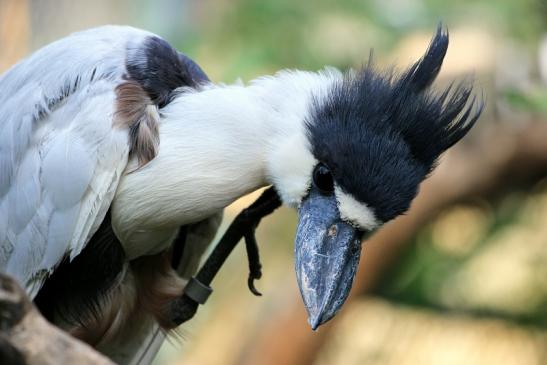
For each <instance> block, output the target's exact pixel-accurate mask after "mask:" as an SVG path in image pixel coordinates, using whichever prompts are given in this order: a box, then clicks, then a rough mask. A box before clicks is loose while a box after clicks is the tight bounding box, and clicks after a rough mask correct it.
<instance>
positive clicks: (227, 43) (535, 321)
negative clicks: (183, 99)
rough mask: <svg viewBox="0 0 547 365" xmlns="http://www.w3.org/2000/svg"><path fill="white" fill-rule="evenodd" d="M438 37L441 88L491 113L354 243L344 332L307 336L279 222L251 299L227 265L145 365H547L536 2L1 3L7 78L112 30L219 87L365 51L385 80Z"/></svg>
mask: <svg viewBox="0 0 547 365" xmlns="http://www.w3.org/2000/svg"><path fill="white" fill-rule="evenodd" d="M440 21H442V22H443V24H444V25H446V26H447V27H448V28H449V30H450V37H451V45H450V48H449V51H448V55H447V58H446V60H445V64H444V68H443V71H442V73H441V76H440V80H439V82H440V83H446V82H449V81H450V80H451V79H454V78H458V77H463V76H465V75H472V76H473V77H474V79H475V83H476V85H477V88H478V90H479V91H478V93H479V95H480V93H481V92H482V93H483V94H484V95H485V96H486V101H487V108H486V111H485V113H484V115H483V117H482V118H481V121H480V122H479V124H478V126H477V127H476V128H475V129H474V130H473V131H472V133H471V134H470V135H469V136H468V137H467V138H466V140H465V141H464V142H463V143H461V144H460V145H459V146H458V147H457V148H455V149H454V150H453V151H451V152H449V153H448V154H447V155H446V156H445V157H444V158H443V160H442V162H441V164H440V167H439V169H438V171H437V172H436V173H435V174H433V176H432V177H431V178H430V179H429V180H428V181H427V182H426V183H425V184H424V186H423V188H422V191H421V193H420V196H419V197H418V200H417V201H416V202H415V204H414V205H413V207H412V209H411V211H410V212H409V213H408V214H407V215H406V216H405V217H403V218H401V219H397V220H396V221H395V222H392V223H390V224H389V225H388V226H387V227H386V228H385V229H382V230H381V231H380V232H379V233H378V234H377V235H376V236H375V237H373V238H372V239H371V240H370V242H367V243H365V245H364V252H363V255H364V258H363V263H362V265H361V268H360V272H359V278H358V280H357V283H356V288H354V291H353V295H352V297H351V299H350V301H349V302H348V303H347V304H346V306H345V307H344V309H343V311H342V312H341V313H340V315H339V316H338V317H337V318H336V319H335V320H333V321H332V322H331V324H329V325H327V326H325V327H324V328H322V329H320V330H319V331H318V332H316V333H314V332H312V331H311V330H310V329H309V327H308V326H307V324H306V321H305V314H304V309H303V305H302V303H301V301H300V298H299V294H298V290H297V287H296V281H295V277H294V272H293V252H292V249H293V248H292V241H293V234H294V229H295V224H296V215H295V212H293V211H291V210H289V209H286V208H282V209H281V210H279V211H278V212H276V213H275V214H274V215H273V216H271V217H269V218H267V219H266V220H265V221H264V222H263V224H262V225H261V227H260V229H259V236H258V239H259V243H260V245H261V248H262V251H261V254H262V261H263V265H264V277H263V279H262V280H261V281H260V282H259V283H258V286H259V289H260V290H261V291H263V293H264V296H263V297H261V298H256V297H253V296H252V295H251V294H250V293H249V292H248V291H247V289H246V276H247V263H246V259H245V255H244V252H243V249H242V248H241V247H239V248H238V249H237V250H236V252H235V253H234V254H233V256H232V257H231V258H230V259H229V260H228V262H227V264H226V266H225V267H224V268H223V269H222V272H221V273H222V274H221V275H220V277H219V278H218V279H216V280H215V282H214V287H215V289H216V290H215V294H214V295H213V296H212V298H211V300H210V302H209V303H208V304H207V306H205V307H203V308H201V309H200V311H199V313H198V315H197V316H196V318H195V319H193V320H192V321H191V322H190V323H188V324H187V325H184V326H183V328H182V329H181V330H180V331H179V336H173V337H172V338H170V340H169V341H168V342H167V343H166V344H165V346H164V347H163V349H162V351H161V353H160V355H159V357H158V359H157V360H156V362H155V363H156V364H158V365H160V364H196V365H216V364H219V365H220V364H222V365H225V364H325V365H326V364H345V365H346V364H420V365H421V364H547V180H546V179H545V178H546V177H547V128H546V126H547V1H545V0H477V1H471V0H457V1H456V0H453V1H446V0H444V1H443V0H413V1H410V0H409V1H404V0H371V1H364V0H344V1H326V0H318V1H303V0H300V1H289V0H262V1H259V0H232V1H229V0H202V1H199V0H194V1H176V0H159V1H152V0H135V1H129V0H122V1H116V2H114V1H107V0H96V1H93V2H88V1H69V0H59V1H53V0H27V1H23V0H21V1H19V0H13V1H9V0H2V1H0V45H1V49H2V52H1V53H2V54H1V56H0V68H1V69H2V70H4V69H6V68H7V67H9V65H11V64H13V63H14V62H16V61H17V60H18V59H20V58H22V57H24V56H25V55H26V54H28V53H29V52H31V51H33V50H34V49H36V48H38V47H40V46H42V45H44V44H47V43H48V42H51V41H53V40H55V39H57V38H59V37H62V36H64V35H67V34H69V33H70V32H73V31H76V30H80V29H85V28H89V27H92V26H96V25H100V24H109V23H117V24H130V25H133V26H136V27H140V28H145V29H148V30H150V31H152V32H155V33H157V34H159V35H161V36H163V37H164V38H165V39H167V40H168V41H169V42H170V43H171V44H173V45H174V46H175V47H176V48H178V49H179V50H180V51H182V52H184V53H186V54H187V55H188V56H190V57H191V58H193V59H194V60H196V61H197V62H198V63H199V64H200V65H201V66H202V67H203V69H204V70H205V72H207V73H208V74H209V76H210V78H211V79H212V80H214V81H215V82H223V83H232V82H235V81H237V80H238V79H239V78H241V80H243V82H247V81H249V80H251V79H253V78H255V77H257V76H260V75H263V74H271V73H273V72H275V71H277V70H279V69H283V68H298V69H308V70H317V69H320V68H322V67H324V66H325V65H330V66H334V67H338V68H341V69H347V68H358V67H360V66H361V65H362V64H364V63H366V62H367V60H368V56H369V53H370V50H371V49H373V50H374V59H375V62H376V63H377V64H378V65H379V66H380V67H389V66H390V65H393V64H396V65H398V67H406V66H408V65H409V64H411V63H412V62H413V61H415V60H417V58H419V57H420V55H421V54H423V52H424V51H425V49H426V47H427V44H428V41H429V39H430V37H431V35H432V33H433V32H434V30H435V28H436V26H437V24H438V23H439V22H440ZM251 200H252V197H247V198H244V199H242V200H240V201H238V202H236V203H234V204H233V205H232V206H230V207H229V208H228V209H227V214H226V218H225V221H226V222H229V221H230V219H231V218H232V217H233V216H234V215H235V214H236V213H237V212H238V211H239V210H241V209H242V208H243V207H245V206H246V205H247V204H249V202H250V201H251ZM225 225H226V223H225Z"/></svg>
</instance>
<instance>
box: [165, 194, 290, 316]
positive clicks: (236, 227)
mask: <svg viewBox="0 0 547 365" xmlns="http://www.w3.org/2000/svg"><path fill="white" fill-rule="evenodd" d="M279 206H281V200H280V198H279V196H278V195H277V192H276V191H275V189H274V188H273V187H271V188H269V189H266V190H265V191H264V192H263V193H262V195H261V196H260V197H259V198H258V199H257V200H256V201H255V202H254V203H253V204H252V205H251V206H249V207H248V208H246V209H244V210H243V211H242V212H241V213H239V214H238V215H237V217H236V218H235V219H234V221H233V222H232V224H230V227H228V230H226V233H224V236H222V238H221V239H220V241H219V243H218V244H217V246H216V247H215V248H214V250H213V252H212V253H211V254H210V255H209V257H208V258H207V261H205V264H204V265H203V266H202V267H201V269H200V270H199V272H198V273H197V275H196V276H195V277H193V278H192V279H191V280H190V282H189V283H188V285H187V286H186V288H185V289H184V293H183V295H182V296H181V297H180V298H178V299H177V300H176V301H175V302H174V303H173V305H172V306H171V317H172V321H173V323H175V324H177V325H178V324H181V323H183V322H185V321H187V320H189V319H190V318H192V317H193V316H194V314H195V312H196V311H197V307H198V304H203V303H205V300H207V297H208V296H209V294H210V293H211V291H212V289H211V288H210V287H209V285H210V284H211V281H212V280H213V279H214V277H215V275H216V274H217V272H218V271H219V270H220V268H221V267H222V264H224V261H225V260H226V259H227V258H228V256H229V255H230V253H231V252H232V250H233V249H234V247H235V246H236V244H237V243H238V242H239V241H240V240H241V239H242V238H244V239H245V246H246V248H247V256H248V258H249V271H250V272H249V278H248V280H247V285H248V286H249V290H251V292H252V293H253V294H255V295H261V294H260V292H259V291H258V290H256V288H255V286H254V280H256V279H260V277H261V276H262V271H261V268H262V265H261V264H260V258H259V254H258V245H257V242H256V238H255V235H254V233H255V230H256V227H258V225H259V223H260V220H261V219H262V218H264V217H265V216H267V215H269V214H271V213H272V212H273V211H274V210H275V209H276V208H278V207H279Z"/></svg>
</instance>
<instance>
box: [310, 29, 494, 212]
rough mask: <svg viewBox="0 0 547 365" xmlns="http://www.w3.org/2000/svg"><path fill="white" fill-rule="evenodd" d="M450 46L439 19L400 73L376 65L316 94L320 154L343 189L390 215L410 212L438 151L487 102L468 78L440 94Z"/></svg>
mask: <svg viewBox="0 0 547 365" xmlns="http://www.w3.org/2000/svg"><path fill="white" fill-rule="evenodd" d="M447 47H448V34H447V33H446V32H445V31H443V30H442V28H441V27H440V26H439V29H438V30H437V34H436V35H435V37H434V38H433V40H432V41H431V44H430V46H429V48H428V50H427V52H426V54H425V55H424V56H423V57H422V59H421V60H419V61H418V62H416V63H415V64H414V65H413V66H412V67H410V68H409V69H408V70H406V71H405V72H404V73H402V74H401V75H396V74H395V73H394V72H393V71H391V72H386V73H380V72H378V71H377V70H376V69H374V67H373V65H372V64H371V63H370V62H369V64H368V65H367V66H366V67H364V68H363V69H362V70H361V71H360V72H358V73H357V74H355V75H347V76H346V77H345V79H344V80H343V81H341V82H340V83H338V84H336V85H335V86H334V87H333V89H332V90H331V91H330V93H329V95H328V96H327V98H326V100H317V101H316V102H315V103H314V106H313V110H312V118H311V119H310V120H309V121H308V123H307V125H308V129H309V139H310V141H311V144H312V148H313V154H314V155H315V157H316V158H317V159H318V160H319V161H321V162H323V163H325V164H326V165H327V166H328V167H329V168H330V169H331V171H332V173H333V176H334V179H335V181H336V183H337V184H338V185H340V186H341V188H342V189H343V190H344V191H346V192H347V193H350V194H351V195H353V196H354V197H355V198H356V199H358V200H359V201H361V202H363V203H366V204H367V205H369V206H370V207H371V208H372V209H373V210H374V212H375V214H376V216H377V217H378V218H379V219H380V220H381V221H383V222H386V221H389V220H391V219H393V218H394V217H396V216H397V215H399V214H402V213H404V212H405V211H406V210H407V209H408V208H409V206H410V203H411V201H412V199H413V198H414V197H415V196H416V194H417V192H418V187H419V184H420V182H421V181H422V180H423V179H425V178H426V176H427V175H428V174H429V172H430V171H431V170H432V169H433V168H434V166H435V162H436V160H437V158H438V157H439V155H440V154H441V153H442V152H444V151H445V150H446V149H448V148H449V147H451V146H452V145H453V144H454V143H456V142H457V141H459V140H460V139H461V138H462V137H463V136H465V134H466V133H467V132H468V131H469V130H470V129H471V127H472V126H473V125H474V123H475V122H476V120H477V119H478V117H479V115H480V113H481V111H482V108H483V103H482V102H480V103H478V105H476V104H477V103H475V98H474V97H473V98H471V91H472V85H469V84H467V83H461V84H459V85H456V86H454V85H451V86H450V87H449V88H447V89H446V90H444V91H442V92H440V93H435V92H434V91H432V90H430V89H429V86H430V85H431V83H432V82H433V81H434V80H435V78H436V76H437V74H438V73H439V70H440V68H441V64H442V61H443V58H444V56H445V54H446V50H447Z"/></svg>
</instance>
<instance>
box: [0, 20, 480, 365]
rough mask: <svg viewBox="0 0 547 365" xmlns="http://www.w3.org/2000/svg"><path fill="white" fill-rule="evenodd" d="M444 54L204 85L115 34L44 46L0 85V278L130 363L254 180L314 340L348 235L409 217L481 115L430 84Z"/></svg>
mask: <svg viewBox="0 0 547 365" xmlns="http://www.w3.org/2000/svg"><path fill="white" fill-rule="evenodd" d="M448 43H449V37H448V31H447V30H446V29H445V28H444V26H442V25H439V26H438V28H437V30H436V32H435V34H434V36H433V38H432V40H431V42H430V44H429V46H428V48H427V50H426V51H425V54H424V55H423V56H422V57H421V58H420V59H419V60H418V61H416V62H415V63H413V64H412V65H411V66H409V67H408V68H407V69H405V70H403V71H396V70H395V69H393V68H391V69H386V70H384V69H380V68H379V67H378V66H376V65H375V63H374V62H373V61H372V60H371V59H370V60H369V62H368V63H366V64H365V65H364V66H362V67H361V68H359V69H356V70H349V71H347V72H341V71H339V70H337V69H335V68H329V67H326V68H324V69H322V70H319V71H314V72H312V71H299V70H282V71H279V72H277V73H275V74H274V75H269V76H261V77H258V78H256V79H254V80H252V81H250V82H249V83H247V84H243V83H235V84H222V83H215V82H212V81H211V80H210V79H209V78H208V76H207V75H206V73H205V72H204V71H203V70H202V69H201V67H200V66H199V65H198V64H197V63H195V62H194V61H193V60H191V59H190V58H189V57H187V56H186V55H184V54H183V53H180V52H178V51H177V50H176V49H175V48H173V47H172V46H171V45H170V44H169V43H168V42H167V41H166V40H164V39H163V38H161V37H160V36H158V35H155V34H153V33H150V32H148V31H145V30H141V29H136V28H132V27H129V26H114V25H112V26H101V27H97V28H93V29H89V30H85V31H81V32H78V33H74V34H72V35H69V36H67V37H65V38H62V39H60V40H58V41H55V42H53V43H51V44H49V45H46V46H45V47H43V48H41V49H39V50H38V51H36V52H34V53H33V54H31V55H30V56H29V57H28V58H26V59H24V60H22V61H20V62H19V63H17V64H15V65H14V66H13V67H12V68H10V69H9V70H8V71H7V72H5V73H4V74H3V75H2V76H0V101H1V104H0V271H1V272H4V273H7V274H9V275H11V276H12V277H14V278H15V279H16V280H17V281H18V282H19V283H20V284H21V286H22V287H23V288H25V290H26V292H27V294H28V295H29V297H30V298H31V299H33V301H34V303H35V304H36V306H37V307H38V309H39V310H40V311H41V313H42V314H43V315H44V317H46V318H47V319H48V320H50V321H51V322H53V323H55V324H56V325H58V326H59V327H61V328H62V329H64V330H66V331H67V332H69V333H70V334H72V335H73V336H75V337H76V338H79V339H81V340H83V341H85V342H87V343H89V344H91V345H93V346H95V347H96V348H97V349H98V350H99V351H102V352H103V353H105V354H107V355H109V356H110V357H111V358H113V359H115V360H116V361H118V362H119V363H127V364H144V363H147V362H148V361H150V359H151V357H152V356H153V355H154V354H155V352H156V351H157V349H158V346H159V344H161V341H162V339H163V337H162V334H163V331H167V330H171V329H173V328H174V327H176V325H178V323H180V321H177V320H176V318H174V316H173V311H172V305H173V303H174V302H176V301H177V300H178V299H179V298H180V297H181V295H182V293H183V292H184V288H185V285H187V283H188V282H189V281H191V280H192V279H191V278H192V275H194V274H195V273H196V271H197V269H198V266H199V262H200V259H201V257H202V256H203V254H204V252H205V251H206V250H207V248H208V247H209V245H210V244H211V242H212V241H213V238H214V236H215V234H216V232H217V230H218V228H219V225H220V222H221V220H222V212H223V210H224V208H225V207H226V206H228V205H229V204H230V203H232V202H234V201H235V200H236V199H238V198H240V197H242V196H244V195H246V194H248V193H250V192H253V191H255V190H257V189H260V188H263V187H267V186H271V189H272V190H271V191H273V192H274V193H273V194H274V195H272V196H271V197H270V200H272V199H273V200H276V199H277V200H278V202H279V204H281V203H282V204H284V205H287V206H290V207H292V208H294V209H296V210H297V211H298V225H297V229H296V233H295V248H294V253H295V263H294V266H295V271H296V278H297V282H298V285H299V288H300V292H301V294H302V298H303V301H304V305H305V307H306V309H307V312H308V321H309V323H310V325H311V327H312V328H313V329H317V328H318V327H319V326H320V325H321V324H323V323H325V322H327V321H328V320H330V319H331V318H333V317H334V315H335V314H336V313H337V312H338V311H339V310H340V308H341V307H342V305H343V303H344V301H345V300H346V298H347V296H348V293H349V290H350V288H351V285H352V282H353V278H354V276H355V272H356V270H357V266H358V263H359V259H360V252H361V242H362V241H363V240H365V239H366V238H367V237H368V236H369V235H370V234H372V233H373V232H375V231H376V230H377V229H379V228H380V227H381V226H382V225H383V224H385V223H386V222H389V221H391V220H393V219H394V218H396V217H398V216H400V215H402V214H404V213H405V212H406V211H407V210H408V209H409V207H410V205H411V202H412V200H413V199H414V197H415V196H416V194H417V193H418V190H419V186H420V183H421V182H422V181H423V180H424V179H426V178H427V177H428V176H429V175H430V174H431V173H432V171H433V170H434V168H435V166H436V165H437V163H438V159H439V157H440V156H441V154H442V153H443V152H445V151H446V150H447V149H449V148H450V147H452V146H453V145H454V144H455V143H457V142H458V141H459V140H461V139H462V138H463V137H464V136H465V135H466V134H467V133H468V132H469V130H470V129H471V128H472V127H473V126H474V124H475V123H476V121H477V120H478V118H479V116H480V114H481V112H482V110H483V107H484V102H483V101H482V100H479V98H477V96H476V95H475V93H474V91H473V83H472V82H470V81H469V80H467V79H464V80H461V81H457V80H455V81H454V82H452V83H451V84H450V85H449V86H448V87H446V88H441V89H438V88H437V87H434V86H432V84H433V82H434V80H435V79H436V77H437V75H438V73H439V71H440V69H441V65H442V62H443V59H444V57H445V54H446V52H447V49H448ZM255 223H256V222H255ZM255 226H256V224H255ZM246 238H247V236H246ZM181 247H183V248H184V249H183V250H182V249H181ZM198 284H199V282H198ZM198 291H199V290H198ZM198 294H199V293H198Z"/></svg>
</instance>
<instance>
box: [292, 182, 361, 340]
mask: <svg viewBox="0 0 547 365" xmlns="http://www.w3.org/2000/svg"><path fill="white" fill-rule="evenodd" d="M361 236H362V234H361V232H360V231H359V230H357V229H356V228H354V227H353V226H351V225H349V224H347V223H345V222H343V221H342V220H341V219H340V212H339V211H338V207H337V204H336V198H335V197H334V195H322V194H321V193H320V192H318V191H316V190H314V189H312V190H311V192H310V194H309V195H308V197H307V198H305V199H304V200H303V201H302V204H301V206H300V209H299V222H298V228H297V232H296V241H295V256H296V265H295V266H296V267H295V269H296V278H297V281H298V286H299V287H300V293H301V294H302V298H303V300H304V304H305V306H306V310H307V311H308V322H309V323H310V325H311V327H312V329H313V330H316V329H317V328H318V327H319V326H320V325H321V324H323V323H325V322H327V321H328V320H329V319H331V318H332V317H334V315H335V314H336V313H337V312H338V311H339V310H340V308H341V307H342V305H343V304H344V302H345V300H346V298H347V297H348V294H349V292H350V289H351V286H352V284H353V278H354V277H355V272H356V270H357V266H358V264H359V257H360V255H361Z"/></svg>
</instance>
